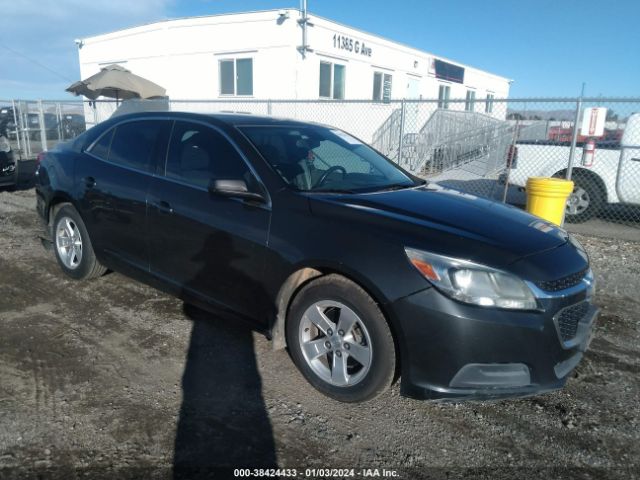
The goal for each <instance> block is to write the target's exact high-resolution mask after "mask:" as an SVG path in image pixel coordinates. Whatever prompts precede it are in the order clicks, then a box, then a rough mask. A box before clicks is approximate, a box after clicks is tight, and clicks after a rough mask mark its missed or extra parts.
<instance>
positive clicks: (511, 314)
mask: <svg viewBox="0 0 640 480" xmlns="http://www.w3.org/2000/svg"><path fill="white" fill-rule="evenodd" d="M539 302H540V304H541V307H542V309H541V311H529V312H522V311H508V310H496V309H489V308H484V307H477V306H473V305H467V304H462V303H459V302H456V301H454V300H451V299H450V298H448V297H446V296H445V295H443V294H442V293H440V292H439V291H438V290H436V289H435V288H428V289H426V290H423V291H421V292H418V293H415V294H413V295H410V296H408V297H405V298H403V299H400V300H398V301H396V302H394V303H393V304H392V308H391V310H392V312H393V315H394V316H395V318H396V321H397V324H398V326H399V329H400V330H401V331H402V338H403V341H402V342H401V348H402V350H403V351H402V354H403V357H402V384H401V391H402V394H403V395H406V396H409V397H413V398H419V399H452V400H455V399H491V398H506V397H517V396H527V395H533V394H538V393H542V392H547V391H551V390H557V389H559V388H562V387H563V386H564V384H565V382H566V381H567V378H568V376H569V374H570V372H571V371H572V370H573V369H574V368H575V367H576V365H577V364H578V363H579V362H580V360H581V359H582V355H583V352H584V351H585V350H586V348H587V347H588V345H589V342H590V338H591V333H592V330H593V325H594V322H595V320H596V317H597V314H598V309H597V308H596V307H595V306H593V305H592V304H591V298H590V292H589V290H588V289H587V288H583V289H580V290H577V291H575V289H574V291H572V292H571V293H570V294H568V295H558V296H555V297H548V298H543V299H539ZM563 312H564V313H563ZM576 312H577V314H575V315H571V314H572V313H576ZM561 316H562V317H561ZM578 316H579V318H578ZM574 320H575V322H576V325H571V324H570V323H571V322H573V321H574ZM573 327H575V334H574V328H573Z"/></svg>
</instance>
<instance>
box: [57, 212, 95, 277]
mask: <svg viewBox="0 0 640 480" xmlns="http://www.w3.org/2000/svg"><path fill="white" fill-rule="evenodd" d="M53 242H54V251H55V255H56V259H57V260H58V264H59V265H60V268H62V270H63V271H64V273H66V274H67V275H69V276H70V277H72V278H75V279H76V280H85V279H89V278H95V277H99V276H101V275H103V274H104V273H105V272H106V268H105V267H103V266H102V265H101V264H100V263H99V262H98V260H97V258H96V256H95V253H94V251H93V247H92V246H91V240H90V239H89V234H88V233H87V229H86V227H85V225H84V222H83V221H82V218H80V215H79V214H78V212H77V211H76V209H75V208H73V206H71V205H64V206H63V207H62V208H60V210H58V212H57V213H56V216H55V218H54V221H53Z"/></svg>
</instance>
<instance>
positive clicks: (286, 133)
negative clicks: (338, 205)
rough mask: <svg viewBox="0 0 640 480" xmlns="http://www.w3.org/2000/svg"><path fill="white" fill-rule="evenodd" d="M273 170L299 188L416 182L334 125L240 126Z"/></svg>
mask: <svg viewBox="0 0 640 480" xmlns="http://www.w3.org/2000/svg"><path fill="white" fill-rule="evenodd" d="M240 130H241V131H242V132H243V133H244V134H245V135H246V136H247V137H248V138H249V140H250V141H251V142H252V143H253V145H254V146H255V147H256V148H257V149H258V151H259V152H260V154H262V156H263V157H264V158H265V159H266V160H267V162H269V163H270V164H271V166H272V167H273V169H274V170H275V171H276V172H278V174H279V175H280V176H281V177H282V178H283V179H284V181H285V182H287V184H289V185H290V186H292V187H293V188H295V189H297V190H300V191H304V192H366V191H377V190H384V189H400V188H407V187H413V186H415V185H418V183H417V182H416V181H415V180H413V179H412V178H411V177H410V176H409V175H407V174H406V173H405V172H403V171H402V170H401V169H399V168H398V167H396V166H395V165H394V164H393V163H391V161H389V160H388V159H387V158H385V157H383V156H382V155H380V154H379V153H377V152H376V151H375V150H373V149H372V148H371V147H369V146H367V145H365V144H364V143H362V142H361V141H360V140H358V139H356V138H354V137H352V136H351V135H349V134H347V133H345V132H343V131H341V130H337V129H332V128H328V127H322V126H315V125H308V126H272V125H269V126H243V127H240Z"/></svg>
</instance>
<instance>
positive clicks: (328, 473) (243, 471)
mask: <svg viewBox="0 0 640 480" xmlns="http://www.w3.org/2000/svg"><path fill="white" fill-rule="evenodd" d="M233 476H234V477H290V478H296V477H302V478H331V477H334V478H349V477H350V478H374V477H382V478H394V477H398V472H397V471H396V470H393V469H386V468H382V469H380V468H362V469H355V468H306V469H304V470H302V469H296V468H265V469H262V468H258V469H256V468H254V469H249V468H236V469H234V471H233Z"/></svg>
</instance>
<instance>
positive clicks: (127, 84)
mask: <svg viewBox="0 0 640 480" xmlns="http://www.w3.org/2000/svg"><path fill="white" fill-rule="evenodd" d="M66 91H67V92H71V93H73V94H75V95H84V96H85V97H87V98H90V99H92V100H95V99H96V98H98V97H100V96H103V97H110V98H115V99H120V100H126V99H129V98H152V97H164V96H165V95H166V90H165V89H164V88H162V87H161V86H160V85H157V84H155V83H153V82H151V81H150V80H147V79H146V78H142V77H139V76H138V75H135V74H133V73H131V72H130V71H129V70H127V69H126V68H124V67H122V66H121V65H117V64H113V65H107V66H106V67H102V69H101V70H100V71H99V72H98V73H96V74H95V75H92V76H90V77H89V78H87V79H86V80H80V81H79V82H75V83H73V84H71V85H70V86H69V87H68V88H67V89H66Z"/></svg>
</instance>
